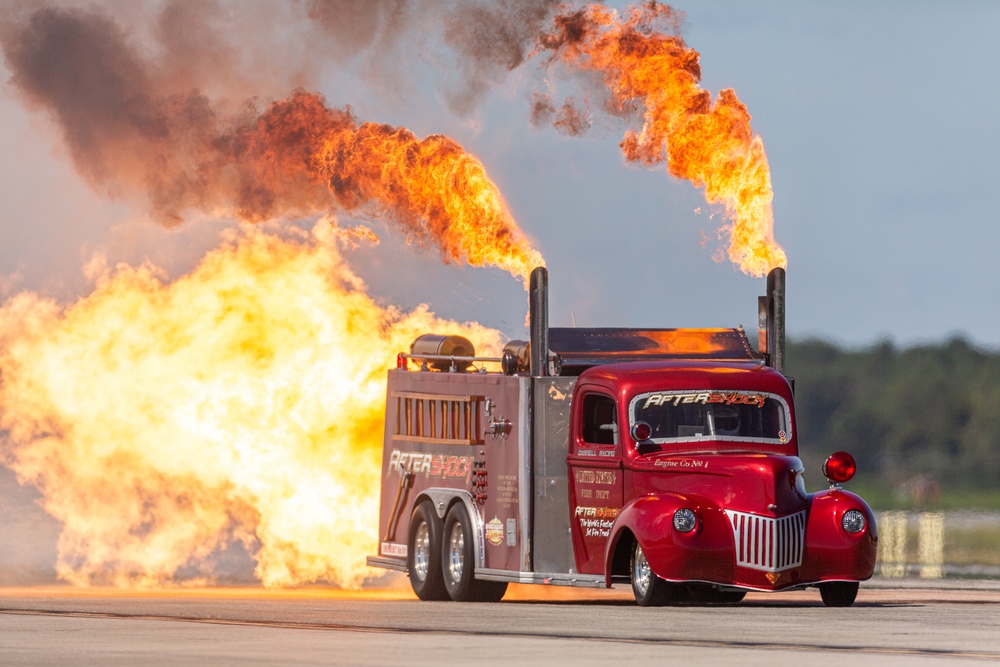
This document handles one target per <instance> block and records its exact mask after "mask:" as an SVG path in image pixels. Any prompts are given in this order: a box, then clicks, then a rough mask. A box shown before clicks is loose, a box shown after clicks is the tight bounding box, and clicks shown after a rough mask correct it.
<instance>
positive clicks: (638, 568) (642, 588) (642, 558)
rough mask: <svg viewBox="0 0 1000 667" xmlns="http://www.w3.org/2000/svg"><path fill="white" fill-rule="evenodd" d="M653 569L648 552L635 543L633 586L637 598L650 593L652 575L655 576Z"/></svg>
mask: <svg viewBox="0 0 1000 667" xmlns="http://www.w3.org/2000/svg"><path fill="white" fill-rule="evenodd" d="M655 576H656V575H654V574H653V571H652V570H650V569H649V561H647V560H646V554H644V553H643V552H642V547H640V546H639V545H638V544H637V545H635V556H634V557H633V558H632V587H633V588H634V590H635V596H636V597H637V598H640V597H642V598H645V597H647V596H648V595H649V584H650V581H651V577H655Z"/></svg>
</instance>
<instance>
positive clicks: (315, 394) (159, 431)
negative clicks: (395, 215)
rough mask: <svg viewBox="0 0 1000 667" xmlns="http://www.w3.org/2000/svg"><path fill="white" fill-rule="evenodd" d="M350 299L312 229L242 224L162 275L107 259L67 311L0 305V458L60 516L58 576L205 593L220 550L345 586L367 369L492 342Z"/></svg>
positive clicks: (360, 497)
mask: <svg viewBox="0 0 1000 667" xmlns="http://www.w3.org/2000/svg"><path fill="white" fill-rule="evenodd" d="M363 287H364V286H363V285H362V284H361V283H360V281H359V279H358V278H357V277H355V276H354V275H353V274H352V273H351V271H350V270H349V269H348V268H347V267H346V265H344V264H343V262H342V260H341V258H340V255H339V252H338V250H337V246H336V242H335V237H334V235H333V233H332V232H331V231H330V227H329V226H328V225H322V224H320V225H317V228H316V230H315V231H314V235H313V236H311V237H309V238H303V239H294V238H292V239H281V238H278V237H277V236H275V235H273V234H268V233H265V232H264V231H263V230H259V229H257V228H246V229H245V230H244V232H243V233H242V234H241V235H238V236H234V238H231V239H230V240H229V242H228V243H227V244H226V245H224V246H223V247H221V248H219V249H217V250H215V251H213V252H211V253H210V254H209V255H207V256H206V257H205V258H204V259H203V261H202V262H201V264H200V265H199V266H198V267H197V268H196V269H195V270H194V271H192V272H191V273H190V274H189V275H186V276H183V277H181V278H180V279H178V280H175V281H174V282H165V281H163V280H162V279H160V277H158V274H157V270H156V269H154V268H153V267H150V266H145V267H141V268H131V267H127V266H119V267H117V268H116V269H114V270H110V271H104V272H103V274H102V275H101V277H100V278H99V279H98V282H97V287H96V289H95V291H94V292H93V293H92V294H91V295H90V296H88V297H86V298H85V299H83V300H81V301H79V302H78V303H76V304H74V305H72V306H70V307H67V308H62V307H60V306H58V305H56V304H55V303H52V302H48V301H45V300H43V299H41V298H40V297H38V296H36V295H34V294H31V293H24V294H21V295H19V296H18V297H16V298H14V299H12V300H11V301H9V302H8V303H6V304H5V305H4V306H3V307H2V308H0V368H2V369H3V375H2V376H0V380H2V382H0V408H2V409H0V429H6V430H7V431H9V435H8V437H6V438H4V443H3V445H2V446H3V449H2V456H3V462H4V464H5V465H7V466H9V467H10V468H12V469H13V470H14V471H15V472H16V473H17V475H18V478H19V479H20V480H21V481H22V483H30V484H33V485H36V486H37V487H38V488H39V489H41V490H42V492H43V494H44V500H43V503H44V507H45V509H46V510H47V511H48V512H49V513H51V514H52V515H53V516H54V517H56V518H57V519H58V520H60V521H61V522H62V523H63V531H62V534H61V537H60V540H59V557H58V563H57V571H58V574H59V576H60V577H61V578H63V579H66V580H68V581H70V582H72V583H75V584H81V585H85V584H95V583H101V584H117V585H153V584H160V583H164V582H168V581H170V580H172V578H174V577H175V576H176V575H177V573H178V571H180V570H184V571H185V572H187V573H188V574H187V577H188V578H189V579H190V580H191V581H194V582H199V577H201V578H202V583H204V582H205V581H211V577H212V576H213V564H214V563H215V560H216V559H217V558H218V554H219V553H220V550H224V549H225V547H226V546H227V545H229V544H231V543H234V542H238V543H242V544H243V545H244V546H245V547H246V549H247V551H248V552H249V553H250V554H251V556H252V557H253V558H254V560H255V561H256V574H257V576H258V577H259V578H260V579H261V581H262V582H263V583H264V584H265V585H268V586H277V585H288V584H295V583H299V582H303V581H314V580H317V579H325V580H327V581H332V582H336V583H339V584H341V585H344V586H354V585H358V584H360V582H361V580H362V579H363V578H364V576H365V575H366V574H367V573H368V572H369V571H368V569H367V568H366V567H365V565H364V559H365V556H367V555H370V554H372V553H375V550H376V544H375V540H376V538H377V536H376V535H375V531H373V530H372V526H377V525H378V484H379V471H380V469H381V468H380V465H379V458H380V455H381V433H382V419H383V410H384V401H385V370H386V369H387V368H389V367H391V366H392V364H393V361H394V359H395V354H396V353H397V352H398V351H400V350H403V349H407V348H408V346H409V344H410V342H411V341H412V340H413V338H415V337H416V336H417V335H419V334H421V333H425V332H427V331H432V330H447V331H449V332H451V331H455V332H461V333H462V335H465V336H467V337H469V338H470V339H471V340H473V341H474V342H475V343H476V346H477V350H479V351H481V352H483V353H489V354H495V353H499V347H500V342H499V334H498V332H496V331H493V330H489V329H486V328H483V327H481V326H478V325H475V324H467V325H459V324H456V323H452V322H444V321H441V320H438V319H437V318H435V317H434V316H433V315H432V314H431V313H429V312H427V310H426V309H425V308H423V307H421V308H418V309H416V310H414V311H413V312H409V313H401V312H397V311H395V310H393V309H388V310H386V309H383V308H381V307H379V306H377V305H376V304H375V303H374V302H373V301H372V300H371V299H370V298H369V297H367V296H366V295H365V294H364V293H363V291H362V290H363ZM180 578H184V577H180Z"/></svg>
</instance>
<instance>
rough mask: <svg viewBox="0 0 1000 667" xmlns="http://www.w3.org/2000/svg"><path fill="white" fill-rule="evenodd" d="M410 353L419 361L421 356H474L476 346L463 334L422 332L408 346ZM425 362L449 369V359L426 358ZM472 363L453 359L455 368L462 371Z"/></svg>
mask: <svg viewBox="0 0 1000 667" xmlns="http://www.w3.org/2000/svg"><path fill="white" fill-rule="evenodd" d="M410 354H411V355H412V358H413V359H414V360H415V361H418V362H419V361H421V357H424V356H429V357H474V356H476V348H475V347H473V345H472V342H471V341H469V339H468V338H466V337H465V336H442V335H439V334H424V335H423V336H418V337H417V339H416V340H415V341H413V345H411V346H410ZM426 363H427V365H428V366H430V367H431V368H434V369H436V370H439V371H447V370H450V369H451V360H450V359H427V360H426ZM471 365H472V363H471V362H469V361H458V360H456V361H455V368H456V370H460V371H464V370H466V369H467V368H468V367H469V366H471Z"/></svg>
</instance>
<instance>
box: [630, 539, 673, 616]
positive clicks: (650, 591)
mask: <svg viewBox="0 0 1000 667" xmlns="http://www.w3.org/2000/svg"><path fill="white" fill-rule="evenodd" d="M629 571H630V572H631V573H632V593H633V594H634V595H635V601H636V602H637V603H638V604H639V606H640V607H662V606H663V605H665V604H669V603H670V602H674V601H676V600H675V598H676V597H677V590H678V589H677V585H676V584H671V583H669V582H667V581H664V580H663V579H660V578H659V577H658V576H656V573H655V572H653V570H652V568H650V567H649V561H647V560H646V554H645V553H643V551H642V547H641V546H639V542H638V541H637V542H636V543H635V544H634V545H633V547H632V560H631V562H630V564H629Z"/></svg>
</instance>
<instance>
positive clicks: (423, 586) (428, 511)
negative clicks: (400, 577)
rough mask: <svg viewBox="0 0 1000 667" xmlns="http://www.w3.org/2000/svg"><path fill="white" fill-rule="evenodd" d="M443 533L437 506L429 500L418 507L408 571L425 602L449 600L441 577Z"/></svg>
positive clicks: (416, 591)
mask: <svg viewBox="0 0 1000 667" xmlns="http://www.w3.org/2000/svg"><path fill="white" fill-rule="evenodd" d="M441 530H442V524H441V519H439V518H438V515H437V512H435V511H434V507H433V505H431V504H430V502H428V501H426V500H425V501H424V502H422V503H420V504H419V505H417V507H416V509H414V510H413V516H412V517H411V518H410V534H409V540H408V542H407V549H406V571H407V573H408V574H409V575H410V586H411V587H412V588H413V592H414V593H416V594H417V597H418V598H420V599H421V600H447V599H448V590H447V589H446V588H445V587H444V580H443V578H442V575H441Z"/></svg>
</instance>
